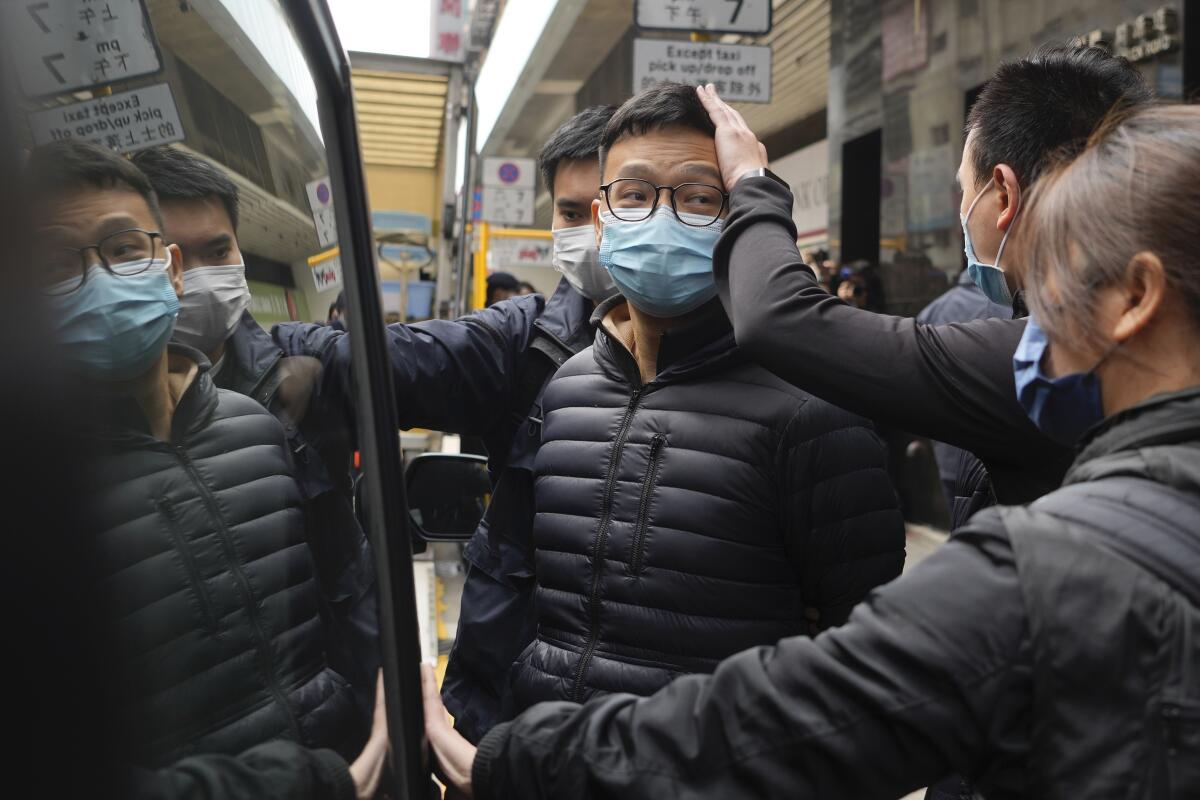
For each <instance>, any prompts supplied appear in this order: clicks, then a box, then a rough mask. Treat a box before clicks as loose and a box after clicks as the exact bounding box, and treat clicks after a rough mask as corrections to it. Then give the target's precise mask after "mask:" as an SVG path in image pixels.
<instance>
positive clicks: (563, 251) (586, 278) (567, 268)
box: [551, 225, 617, 303]
mask: <svg viewBox="0 0 1200 800" xmlns="http://www.w3.org/2000/svg"><path fill="white" fill-rule="evenodd" d="M551 233H552V234H553V235H554V268H555V269H557V270H558V271H559V272H561V273H562V274H563V275H564V276H565V277H566V279H567V283H569V284H571V286H572V287H573V288H574V289H575V291H577V292H579V293H580V294H581V295H583V296H584V297H586V298H588V299H589V300H591V301H592V302H594V303H599V302H600V301H601V300H606V299H608V298H609V297H611V296H612V295H614V294H616V292H617V286H616V284H615V283H613V279H612V276H611V275H609V274H608V270H606V269H605V268H604V267H603V266H601V264H600V258H599V253H598V251H597V249H596V231H595V229H594V228H593V227H592V226H591V225H579V226H576V227H574V228H559V229H557V230H555V231H551Z"/></svg>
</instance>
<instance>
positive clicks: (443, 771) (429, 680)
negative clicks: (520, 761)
mask: <svg viewBox="0 0 1200 800" xmlns="http://www.w3.org/2000/svg"><path fill="white" fill-rule="evenodd" d="M421 695H422V697H423V698H424V700H425V736H426V737H428V739H429V746H430V748H431V749H432V750H433V760H434V772H435V773H436V774H437V776H438V778H439V779H440V780H441V781H442V783H444V784H446V787H447V790H448V791H447V792H446V796H447V797H451V796H456V797H470V796H471V768H472V767H473V766H474V764H475V747H474V746H473V745H472V744H471V743H470V742H468V741H467V740H466V739H464V738H463V737H462V736H461V735H460V734H459V733H458V731H456V730H454V728H452V727H450V719H449V716H448V715H447V714H446V707H445V706H444V705H442V695H441V692H439V691H438V685H437V676H436V675H434V673H433V667H431V666H429V665H428V664H422V665H421ZM449 790H453V791H455V792H458V794H457V795H452V794H451V792H450V791H449Z"/></svg>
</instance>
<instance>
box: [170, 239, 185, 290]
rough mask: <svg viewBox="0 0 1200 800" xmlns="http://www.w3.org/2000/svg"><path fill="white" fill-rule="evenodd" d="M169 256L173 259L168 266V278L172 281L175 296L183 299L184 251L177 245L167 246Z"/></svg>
mask: <svg viewBox="0 0 1200 800" xmlns="http://www.w3.org/2000/svg"><path fill="white" fill-rule="evenodd" d="M167 254H168V255H170V257H171V263H170V264H169V265H168V266H167V277H168V278H170V279H171V286H173V287H175V296H176V297H178V298H179V299H181V300H182V299H183V251H182V250H181V249H179V245H177V244H169V245H167Z"/></svg>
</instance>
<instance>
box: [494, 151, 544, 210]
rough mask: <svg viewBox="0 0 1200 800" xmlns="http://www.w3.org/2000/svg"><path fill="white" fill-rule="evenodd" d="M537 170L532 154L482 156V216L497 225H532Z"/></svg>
mask: <svg viewBox="0 0 1200 800" xmlns="http://www.w3.org/2000/svg"><path fill="white" fill-rule="evenodd" d="M536 174H537V168H536V166H535V163H534V160H533V159H532V158H503V157H500V158H485V159H484V160H483V172H482V180H483V219H484V220H486V221H487V222H493V223H496V224H498V225H532V224H533V198H534V194H535V189H536V184H535V180H536V178H535V176H536Z"/></svg>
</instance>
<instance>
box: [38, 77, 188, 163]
mask: <svg viewBox="0 0 1200 800" xmlns="http://www.w3.org/2000/svg"><path fill="white" fill-rule="evenodd" d="M29 128H30V130H31V131H32V133H33V141H34V142H35V143H36V144H46V143H48V142H56V141H58V140H60V139H78V140H79V141H81V142H91V143H92V144H98V145H100V146H101V147H108V148H111V149H113V150H116V151H118V152H121V153H131V152H133V151H134V150H140V149H142V148H143V147H152V146H153V145H157V144H167V143H168V142H182V141H183V140H184V134H183V123H182V122H180V120H179V109H177V108H176V107H175V98H174V97H173V96H172V95H171V87H170V85H168V84H165V83H156V84H154V85H153V86H143V87H142V88H140V89H134V90H132V91H129V92H118V93H117V94H112V95H109V96H108V97H97V98H95V99H93V100H84V101H83V102H82V103H71V104H70V105H65V106H55V107H54V108H50V109H47V110H45V111H36V112H34V113H32V114H30V115H29Z"/></svg>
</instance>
